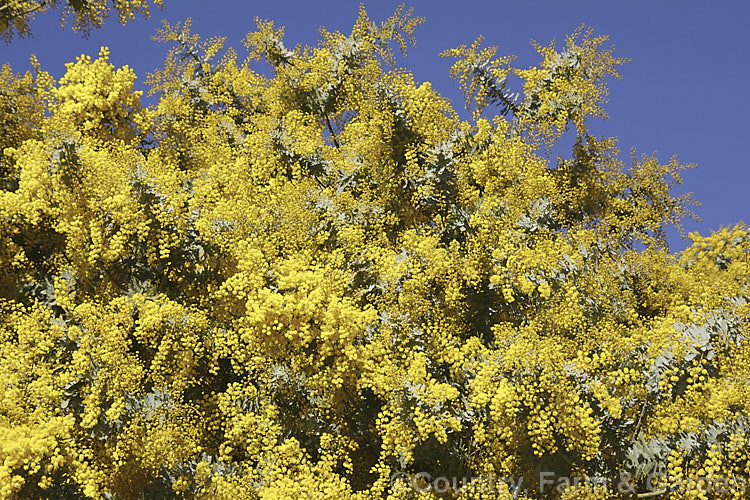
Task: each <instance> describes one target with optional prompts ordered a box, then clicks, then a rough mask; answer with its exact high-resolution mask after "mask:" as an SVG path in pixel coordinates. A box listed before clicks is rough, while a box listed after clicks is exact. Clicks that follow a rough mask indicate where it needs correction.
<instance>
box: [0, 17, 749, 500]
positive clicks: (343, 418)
mask: <svg viewBox="0 0 750 500" xmlns="http://www.w3.org/2000/svg"><path fill="white" fill-rule="evenodd" d="M16 3H18V4H20V3H32V2H15V3H14V2H10V3H8V2H6V3H5V4H4V5H11V4H14V5H15V4H16ZM37 3H43V2H37ZM71 4H72V2H71ZM94 4H95V2H87V3H86V5H87V6H88V5H94ZM102 4H104V2H102ZM116 5H121V6H122V5H125V3H117V4H116ZM127 5H128V6H133V5H137V6H139V7H138V8H140V6H142V5H145V2H129V3H127ZM128 8H130V7H128ZM420 22H421V19H420V18H414V17H413V16H412V13H411V11H409V10H406V9H403V8H402V9H399V10H398V11H397V12H396V13H395V14H394V15H393V16H392V17H391V18H389V19H386V20H385V21H383V22H381V23H376V22H373V21H372V20H370V19H369V17H368V16H367V14H366V12H365V11H364V9H363V10H362V11H361V12H360V16H359V18H358V19H357V21H356V24H355V25H354V27H353V29H352V31H351V33H350V34H343V33H339V32H330V31H326V30H321V40H320V41H319V43H317V45H313V46H304V47H303V46H297V47H294V48H290V47H286V46H285V45H284V42H283V34H284V30H283V29H282V28H277V27H276V26H275V25H274V23H273V22H271V21H264V20H258V21H257V28H256V30H255V31H253V32H251V33H249V34H248V35H247V38H246V43H245V46H246V49H247V56H246V57H241V56H240V55H239V54H238V52H236V51H234V50H232V49H225V48H224V47H223V40H222V39H221V38H212V39H207V40H201V39H200V38H199V37H198V36H197V35H194V34H192V33H191V32H190V22H189V21H188V22H185V23H184V24H180V25H176V26H170V25H168V24H165V26H164V28H163V29H162V30H161V31H160V32H159V34H158V35H157V38H158V39H159V40H161V41H164V42H168V43H171V44H173V49H172V50H171V51H170V52H169V55H168V57H167V59H166V61H165V64H164V67H163V68H162V69H161V70H159V71H157V72H155V73H154V74H152V75H149V77H148V79H147V83H148V85H149V88H150V89H151V90H150V92H151V94H152V95H153V96H154V102H155V103H154V104H153V105H149V106H146V105H143V104H142V100H141V99H142V97H143V96H142V95H141V92H139V91H136V90H134V80H135V78H136V75H135V74H134V72H133V71H132V70H131V69H129V68H128V67H123V68H115V67H114V66H113V65H112V64H111V63H110V62H109V60H108V57H109V51H108V49H106V48H102V49H101V51H100V53H99V54H98V56H97V57H95V58H94V57H89V56H81V57H80V58H78V59H77V60H76V61H74V62H71V63H69V64H68V65H67V71H66V73H65V75H64V76H63V77H62V78H61V79H60V80H59V81H55V80H54V79H53V78H52V77H51V76H50V75H49V74H48V73H46V72H45V71H44V70H43V69H42V68H40V67H39V65H38V64H36V65H35V67H36V69H35V70H34V71H33V72H29V73H27V74H24V75H17V74H14V73H13V71H12V70H11V69H10V68H9V67H7V66H4V67H3V69H2V72H0V127H2V130H1V131H0V151H1V152H2V155H1V156H0V177H1V180H0V311H2V313H1V314H0V498H108V499H111V498H120V499H127V498H139V497H140V498H247V499H261V498H262V499H271V498H292V497H294V498H361V499H369V498H390V499H405V498H414V497H417V496H418V497H419V498H446V497H447V498H451V497H455V498H464V499H471V498H474V499H479V498H529V499H533V498H566V499H603V498H629V497H634V496H636V495H641V496H643V495H650V496H653V495H655V494H657V493H660V492H661V493H664V495H667V496H669V497H670V498H742V497H744V495H745V489H744V488H745V487H746V483H744V482H743V481H746V479H747V478H748V477H750V461H748V449H750V446H749V445H750V443H748V440H749V439H750V423H748V420H747V408H748V402H749V397H750V392H748V387H749V386H748V381H749V380H750V345H749V344H748V341H747V334H748V318H750V311H749V308H750V305H749V304H748V297H749V296H750V291H749V288H748V286H749V284H750V283H749V280H748V277H749V276H750V262H749V259H748V255H750V233H748V229H747V227H745V226H744V225H741V224H739V225H737V226H735V227H732V228H725V229H722V230H720V231H718V232H716V233H714V234H711V235H709V236H705V237H704V236H699V235H697V234H691V235H690V238H691V239H692V245H691V246H690V247H689V248H688V249H687V250H686V251H684V252H682V253H681V254H672V253H670V252H669V250H668V248H667V246H666V243H665V239H664V228H665V227H666V226H667V225H669V224H674V225H679V223H680V220H681V219H682V218H684V217H685V216H689V215H690V212H689V210H688V208H689V206H690V203H691V200H690V198H689V197H685V196H676V195H674V194H673V188H674V186H675V185H678V184H679V183H680V182H681V176H680V175H681V172H682V170H683V169H684V168H686V166H684V165H681V164H680V163H679V162H678V160H677V159H676V158H675V159H672V160H671V161H669V162H667V163H662V162H660V161H659V160H658V159H657V158H656V157H653V156H642V157H634V158H633V160H632V164H630V165H627V166H626V165H625V163H624V162H623V161H622V160H621V159H620V154H619V151H618V150H617V148H616V141H615V139H614V138H607V137H595V136H593V135H592V134H590V133H589V132H588V123H589V122H590V120H591V119H592V118H597V117H603V116H605V104H606V96H607V79H608V78H613V77H615V78H617V77H619V73H618V67H619V66H620V65H621V64H622V63H624V62H625V60H624V59H622V58H619V57H615V56H614V54H613V49H612V48H611V46H609V45H608V40H607V37H605V36H599V35H595V34H594V33H593V32H592V31H591V30H589V29H585V28H581V29H579V30H577V31H576V32H575V33H573V34H571V35H570V36H569V37H567V38H566V39H565V41H564V44H563V46H562V47H560V48H558V47H557V46H556V45H555V44H554V43H551V44H549V45H541V44H535V46H536V48H537V50H538V52H539V54H540V56H541V61H540V63H539V64H538V65H537V66H535V67H530V68H516V67H514V66H513V65H512V63H513V59H512V58H510V57H498V56H497V55H496V48H493V47H483V45H482V40H481V39H479V40H477V41H475V42H473V43H472V44H470V45H462V46H460V47H457V48H455V49H452V50H448V51H446V52H444V53H443V55H444V56H445V57H448V58H452V60H454V61H455V62H454V64H453V66H452V69H451V75H452V76H453V77H454V78H455V79H456V81H457V83H458V85H459V87H460V88H461V90H462V91H463V93H464V95H465V98H466V105H467V107H468V108H469V110H470V111H471V115H472V116H471V118H470V119H468V120H463V119H461V118H460V116H459V114H458V113H457V112H456V111H455V110H454V108H453V107H452V105H451V103H450V102H449V101H448V100H447V99H445V98H444V97H442V96H440V95H439V94H437V93H436V92H435V90H434V89H433V88H432V87H431V85H430V83H429V82H422V83H419V82H417V81H416V80H415V77H414V76H413V75H412V74H410V73H409V72H408V71H406V70H403V69H398V68H395V67H394V64H393V62H394V51H395V50H404V51H405V50H406V48H407V46H408V44H409V43H410V42H412V41H413V37H414V30H415V28H416V27H417V26H418V24H419V23H420ZM261 61H264V62H265V63H267V64H268V65H269V68H270V69H268V70H267V71H266V72H265V73H264V72H263V71H261V70H259V69H254V68H255V67H256V64H259V63H260V62H261ZM513 79H517V80H519V81H520V82H521V84H522V88H519V89H517V93H512V92H511V91H510V90H511V89H510V87H512V84H511V83H508V82H510V81H513ZM566 131H567V132H566ZM566 133H567V134H573V135H574V137H575V141H574V146H573V148H572V150H571V151H570V152H569V154H567V155H561V156H558V157H557V158H554V159H552V158H551V155H550V154H547V152H549V151H551V150H552V149H553V148H555V145H556V144H557V143H558V142H559V141H560V139H561V137H562V136H563V134H566ZM436 478H444V479H445V480H446V481H448V480H449V479H450V481H452V482H451V483H450V487H449V488H442V489H441V484H442V483H440V482H439V481H437V480H436ZM456 478H457V479H458V484H456V482H455V479H456ZM464 478H482V479H483V480H484V479H488V478H505V480H499V479H498V480H496V481H495V482H494V483H493V484H491V485H490V486H488V485H487V484H486V483H482V485H483V486H481V485H480V486H477V485H476V484H475V485H471V484H463V487H464V488H463V490H461V491H459V490H460V489H461V487H462V483H461V480H462V479H464ZM574 478H577V479H576V480H575V484H574V483H573V479H574ZM696 478H702V480H701V481H698V480H696ZM578 480H580V484H579V482H578ZM547 481H549V482H547ZM721 481H724V482H721ZM517 486H518V487H520V488H517ZM719 486H721V488H720V487H719Z"/></svg>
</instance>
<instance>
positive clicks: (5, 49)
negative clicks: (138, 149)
mask: <svg viewBox="0 0 750 500" xmlns="http://www.w3.org/2000/svg"><path fill="white" fill-rule="evenodd" d="M164 3H165V9H164V11H161V12H159V11H158V10H157V11H155V12H154V13H153V15H152V17H151V19H150V20H148V21H145V20H142V19H139V20H137V21H135V22H133V23H131V24H128V25H126V26H124V27H123V26H120V25H118V24H117V23H116V22H115V21H114V20H110V21H109V22H108V23H107V24H106V25H105V27H104V28H103V29H101V30H98V31H94V32H93V33H92V34H91V36H90V37H89V38H88V39H83V38H82V37H81V36H80V35H79V34H76V33H73V32H72V31H71V30H70V29H66V30H64V31H62V30H61V29H60V28H59V25H58V22H57V18H56V15H55V14H54V13H50V14H46V15H41V16H37V18H36V20H35V21H34V22H33V23H32V31H33V33H34V35H35V36H34V38H30V39H17V40H14V41H13V42H12V44H11V45H9V46H2V45H0V63H5V62H9V63H10V64H11V66H12V67H13V69H14V70H15V71H17V72H19V71H25V70H27V69H29V64H28V56H29V54H32V53H33V54H36V55H37V57H38V58H39V60H40V62H41V63H42V66H43V67H44V68H45V69H46V70H48V71H50V72H51V73H52V74H53V75H54V76H55V77H60V76H62V74H63V72H64V63H65V62H68V61H72V60H74V59H75V58H76V56H78V55H80V54H82V53H86V54H90V55H92V56H96V54H97V52H98V50H99V47H100V46H101V45H107V46H109V47H110V49H111V53H112V55H111V60H112V62H113V63H114V64H115V65H117V66H121V65H125V64H127V65H129V66H131V67H132V68H133V69H134V70H135V71H136V73H137V74H138V76H139V79H140V80H139V81H140V85H143V81H144V79H145V76H146V74H147V73H148V72H150V71H152V70H153V69H155V68H157V67H159V66H160V65H161V63H162V61H163V59H164V55H165V54H166V51H167V49H168V46H166V45H163V44H158V43H155V42H152V41H150V36H151V35H152V34H153V33H154V31H155V29H156V28H157V27H158V26H160V20H161V19H167V20H169V21H170V22H175V21H181V20H184V19H185V18H187V17H191V18H192V19H193V31H194V32H195V33H199V34H200V35H201V36H204V37H208V36H214V35H222V36H226V37H227V44H228V45H230V46H233V47H235V48H236V49H237V50H238V51H239V53H240V54H242V53H243V50H244V48H243V47H242V39H243V37H244V35H245V33H247V32H248V31H249V30H251V29H253V28H254V23H253V18H254V17H255V16H259V17H261V18H266V19H272V20H274V21H275V22H276V24H277V25H283V26H286V37H285V41H286V44H287V46H294V45H295V44H296V43H309V44H314V43H315V42H316V41H317V39H318V32H317V29H318V27H319V26H326V27H327V28H328V29H329V30H340V31H342V32H346V33H348V32H349V31H350V29H351V26H352V24H353V22H354V20H355V18H356V16H357V11H358V8H359V2H357V1H343V0H336V1H333V0H328V1H317V2H316V1H306V0H276V1H274V2H271V1H265V2H254V1H240V0H235V1H229V0H214V1H211V2H206V1H204V0H202V1H198V0H165V1H164ZM364 3H365V7H366V8H367V10H368V13H369V15H370V17H371V18H372V19H373V20H376V21H379V20H382V19H384V18H386V17H388V16H389V15H390V14H392V13H393V11H394V10H395V8H396V7H397V6H398V4H399V3H401V2H399V1H390V0H379V1H373V0H370V1H365V2H364ZM407 6H413V7H414V8H415V14H416V15H419V16H423V17H425V18H426V22H425V23H424V24H423V25H422V26H421V27H420V28H419V29H418V30H417V47H416V48H413V49H411V50H410V51H409V56H408V57H407V58H406V59H403V60H400V61H399V64H400V65H402V66H404V67H406V68H408V69H409V70H411V71H412V72H413V73H414V75H415V78H416V79H417V80H418V81H424V80H429V81H430V82H432V84H433V87H435V88H436V89H437V90H438V91H439V92H441V93H442V94H444V95H446V96H448V97H450V98H451V99H452V100H453V102H454V105H455V106H456V108H457V109H461V108H462V106H463V100H462V98H461V97H460V95H459V94H458V91H457V85H456V84H455V83H454V82H453V81H451V80H450V78H449V77H448V69H449V67H450V64H451V63H450V61H449V60H446V59H441V58H439V57H438V53H440V52H441V51H442V50H444V49H446V48H451V47H455V46H456V45H459V44H461V43H466V44H468V43H471V42H472V41H473V40H474V39H475V38H476V37H477V36H478V35H484V37H485V43H486V44H490V45H498V46H499V47H500V50H499V54H500V55H504V54H515V55H517V56H518V59H517V61H516V63H515V64H516V65H517V66H521V67H526V66H530V65H532V64H536V63H537V62H538V56H537V55H536V53H535V51H534V50H533V49H532V48H531V46H530V45H529V41H530V40H531V39H532V38H533V39H536V40H537V41H539V42H540V43H543V44H546V43H547V42H548V41H549V40H551V39H552V38H556V39H557V40H558V41H562V40H563V38H564V36H565V35H566V34H569V33H570V32H572V31H573V30H574V29H575V28H576V27H577V26H578V25H580V24H581V23H585V24H586V25H588V26H590V27H592V28H594V30H595V32H596V33H597V34H608V35H610V41H611V43H612V44H613V45H614V46H615V55H617V56H620V57H627V58H630V59H631V62H630V63H628V64H626V65H625V66H624V67H623V68H622V74H623V79H622V80H620V81H613V82H611V95H610V102H609V105H608V107H607V110H608V113H609V115H610V119H609V120H606V121H600V122H599V123H596V125H595V128H594V130H595V132H596V133H597V134H598V135H607V136H616V137H618V138H619V140H620V143H619V145H620V148H621V149H622V151H623V158H624V159H625V160H626V162H629V156H630V150H631V148H633V147H635V148H637V152H638V153H648V154H650V153H654V152H656V153H657V156H658V157H659V159H660V160H662V161H667V160H668V159H669V158H670V157H671V156H672V155H674V154H676V155H678V156H679V159H680V161H682V162H684V163H695V164H697V165H698V168H697V169H694V170H689V171H687V172H686V174H685V177H686V181H685V184H684V186H683V188H681V189H680V191H679V192H686V191H693V192H694V193H695V198H696V199H698V200H699V201H701V202H702V203H703V205H702V206H700V207H697V208H696V209H695V211H696V212H697V213H698V215H699V216H700V217H701V218H702V219H703V221H702V222H693V221H686V224H685V225H686V228H687V230H688V231H698V232H700V233H701V234H708V233H709V232H710V231H711V230H716V229H718V228H719V227H721V226H727V225H733V224H735V223H736V222H738V221H741V220H742V221H744V222H746V223H748V224H750V197H748V196H747V194H746V193H747V191H748V189H749V188H750V160H749V158H750V151H748V146H750V91H749V90H748V89H749V84H748V82H750V29H749V28H748V23H749V22H750V2H747V1H746V0H732V1H716V2H709V1H706V0H702V1H696V0H680V1H678V0H663V1H654V0H650V1H642V0H631V1H628V2H615V1H602V0H598V1H594V0H585V1H583V0H567V1H560V0H545V1H541V0H515V1H513V2H507V1H500V0H494V1H493V0H485V1H478V0H463V1H438V0H412V1H411V2H407ZM519 90H520V89H519ZM669 240H670V246H671V248H672V250H682V249H683V248H684V247H685V245H686V243H685V242H683V241H682V240H681V239H680V237H679V235H678V234H677V233H676V232H675V231H671V232H670V234H669Z"/></svg>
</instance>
